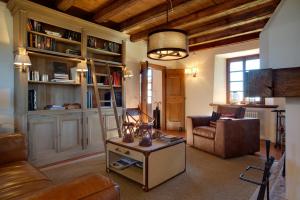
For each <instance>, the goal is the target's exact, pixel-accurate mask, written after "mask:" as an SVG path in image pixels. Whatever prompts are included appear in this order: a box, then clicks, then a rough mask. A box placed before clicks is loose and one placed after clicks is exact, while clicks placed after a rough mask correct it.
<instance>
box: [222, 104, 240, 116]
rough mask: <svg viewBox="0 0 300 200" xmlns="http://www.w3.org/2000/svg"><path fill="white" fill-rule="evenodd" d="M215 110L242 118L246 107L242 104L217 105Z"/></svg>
mask: <svg viewBox="0 0 300 200" xmlns="http://www.w3.org/2000/svg"><path fill="white" fill-rule="evenodd" d="M217 112H218V113H221V115H222V116H225V117H233V118H244V116H245V112H246V108H244V107H242V106H227V105H226V106H221V105H220V106H218V108H217Z"/></svg>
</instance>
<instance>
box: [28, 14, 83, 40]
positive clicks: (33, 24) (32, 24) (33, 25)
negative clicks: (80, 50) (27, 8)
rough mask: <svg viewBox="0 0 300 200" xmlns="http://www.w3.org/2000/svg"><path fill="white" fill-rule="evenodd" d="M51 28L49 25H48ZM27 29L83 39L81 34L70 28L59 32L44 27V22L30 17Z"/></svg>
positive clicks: (72, 38) (73, 38)
mask: <svg viewBox="0 0 300 200" xmlns="http://www.w3.org/2000/svg"><path fill="white" fill-rule="evenodd" d="M48 28H49V27H48ZM27 29H28V30H29V31H35V32H39V33H46V34H48V35H52V36H56V37H63V38H66V39H69V40H75V41H79V42H80V41H81V34H80V33H78V32H75V31H70V30H64V29H62V31H60V32H57V31H52V30H46V28H45V27H44V24H43V23H41V22H38V21H35V20H32V19H28V22H27ZM50 29H51V28H50Z"/></svg>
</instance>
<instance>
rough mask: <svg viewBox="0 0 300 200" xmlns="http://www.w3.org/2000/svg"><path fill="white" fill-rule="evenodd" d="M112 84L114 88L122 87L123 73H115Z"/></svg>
mask: <svg viewBox="0 0 300 200" xmlns="http://www.w3.org/2000/svg"><path fill="white" fill-rule="evenodd" d="M112 80H113V81H112V83H113V85H114V86H121V84H122V73H121V72H119V71H114V72H113V73H112Z"/></svg>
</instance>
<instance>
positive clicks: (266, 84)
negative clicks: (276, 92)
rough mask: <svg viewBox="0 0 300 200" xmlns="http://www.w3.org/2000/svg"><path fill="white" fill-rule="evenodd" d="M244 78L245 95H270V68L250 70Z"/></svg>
mask: <svg viewBox="0 0 300 200" xmlns="http://www.w3.org/2000/svg"><path fill="white" fill-rule="evenodd" d="M244 78H245V79H244V93H245V97H272V95H273V94H272V93H273V88H272V69H259V70H250V71H249V72H246V73H245V74H244Z"/></svg>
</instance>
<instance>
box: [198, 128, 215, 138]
mask: <svg viewBox="0 0 300 200" xmlns="http://www.w3.org/2000/svg"><path fill="white" fill-rule="evenodd" d="M193 134H194V135H198V136H201V137H205V138H209V139H215V134H216V128H214V127H210V126H199V127H196V128H194V130H193Z"/></svg>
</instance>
